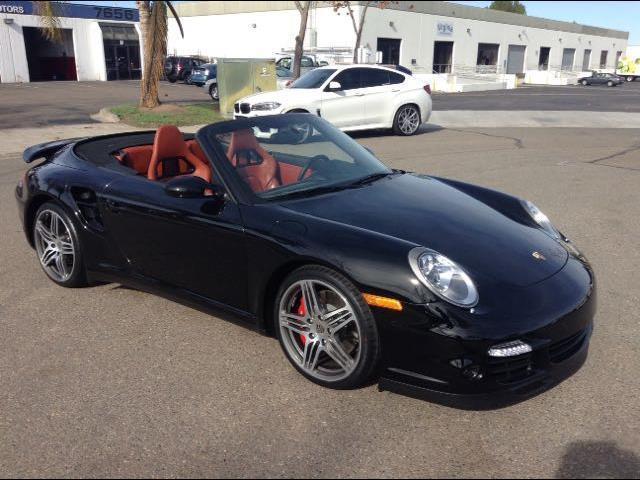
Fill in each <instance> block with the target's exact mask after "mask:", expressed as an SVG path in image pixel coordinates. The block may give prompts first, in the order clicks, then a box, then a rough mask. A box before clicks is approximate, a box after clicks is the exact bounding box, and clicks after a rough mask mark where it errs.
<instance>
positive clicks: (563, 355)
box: [375, 277, 596, 410]
mask: <svg viewBox="0 0 640 480" xmlns="http://www.w3.org/2000/svg"><path fill="white" fill-rule="evenodd" d="M591 278H592V277H591ZM558 281H562V278H559V279H558ZM542 283H543V284H544V283H545V282H542ZM553 287H554V285H553V284H551V285H549V286H548V287H546V288H550V289H553ZM539 288H545V287H543V286H539ZM581 290H582V293H580V297H579V300H578V301H577V302H571V301H570V300H569V299H564V300H562V299H560V300H558V301H560V302H561V301H565V302H566V304H567V308H566V309H565V311H564V313H563V314H561V315H560V316H557V317H555V318H551V317H549V318H547V319H546V320H545V321H544V322H540V323H535V322H531V323H527V324H528V325H531V329H530V330H529V331H527V330H526V329H524V328H523V329H521V330H517V329H516V328H512V330H511V332H509V333H507V327H506V326H505V336H504V337H503V338H500V337H497V336H495V331H493V330H492V331H491V334H487V335H482V333H480V332H479V331H478V330H473V331H471V330H469V329H468V325H467V328H465V327H463V328H461V327H460V324H461V323H462V322H458V321H457V320H456V319H455V318H454V317H453V316H445V317H444V318H442V317H441V318H440V319H438V318H436V316H435V315H434V308H433V307H432V306H429V305H408V304H404V306H405V309H404V311H403V312H402V315H398V314H395V315H394V314H393V313H390V312H383V311H382V310H381V309H376V310H377V311H375V316H376V319H377V322H378V325H379V327H380V331H381V336H382V339H383V362H382V371H381V378H380V381H379V389H380V390H381V391H385V390H386V391H391V392H395V393H400V394H403V395H407V396H411V397H415V398H420V399H424V400H428V401H431V402H434V403H439V404H442V405H447V406H451V407H455V408H461V409H469V410H487V409H495V408H501V407H505V406H508V405H511V404H514V403H518V402H521V401H524V400H526V399H528V398H531V397H533V396H535V395H538V394H539V393H542V392H544V391H546V390H548V389H550V388H552V387H553V386H555V385H557V384H558V383H560V382H562V381H563V380H565V379H566V378H568V377H570V376H571V375H572V374H573V373H575V372H576V371H577V370H578V369H580V367H581V366H582V365H583V364H584V362H585V360H586V358H587V354H588V349H589V341H590V338H591V334H592V331H593V318H594V315H595V310H596V289H595V284H593V283H591V284H584V285H583V288H582V289H581ZM576 298H578V297H576ZM576 305H577V306H576ZM554 307H555V305H554ZM525 308H526V306H525ZM514 318H517V317H516V314H515V312H514ZM513 323H516V322H513ZM534 325H535V326H534ZM513 340H521V341H522V342H525V343H527V344H528V345H530V346H531V347H532V352H530V353H525V354H522V355H518V356H514V357H506V358H496V357H490V356H489V354H488V351H489V349H490V348H491V347H494V346H496V345H499V344H502V343H505V342H509V341H513Z"/></svg>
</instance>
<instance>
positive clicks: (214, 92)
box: [209, 83, 220, 101]
mask: <svg viewBox="0 0 640 480" xmlns="http://www.w3.org/2000/svg"><path fill="white" fill-rule="evenodd" d="M209 95H210V96H211V99H212V100H214V101H218V100H220V95H219V94H218V84H217V83H212V84H211V85H210V86H209Z"/></svg>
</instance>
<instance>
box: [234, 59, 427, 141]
mask: <svg viewBox="0 0 640 480" xmlns="http://www.w3.org/2000/svg"><path fill="white" fill-rule="evenodd" d="M234 110H235V114H234V115H235V118H240V117H256V116H261V115H272V114H274V113H288V112H307V113H313V114H316V115H318V116H321V117H322V118H324V119H326V120H328V121H330V122H331V123H333V124H334V125H335V126H336V127H338V128H340V129H342V130H344V131H352V130H366V129H374V128H392V129H393V130H394V132H395V133H396V134H398V135H413V134H414V133H416V132H417V131H418V128H419V127H420V125H421V124H422V123H424V122H426V121H427V120H428V119H429V116H430V115H431V89H430V87H429V85H425V84H424V83H423V82H420V81H419V80H418V79H416V78H415V77H412V76H411V75H407V74H405V73H402V72H399V71H397V70H394V69H390V68H385V67H378V66H372V65H346V66H336V65H333V66H325V67H319V68H317V69H315V70H312V71H310V72H307V73H306V74H304V75H303V76H302V77H300V78H299V79H297V80H296V81H295V82H293V83H292V84H291V85H290V86H289V88H287V89H284V90H278V91H275V92H263V93H258V94H255V95H250V96H248V97H245V98H243V99H241V100H240V101H238V102H236V104H235V105H234Z"/></svg>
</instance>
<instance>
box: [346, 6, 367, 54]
mask: <svg viewBox="0 0 640 480" xmlns="http://www.w3.org/2000/svg"><path fill="white" fill-rule="evenodd" d="M368 8H369V2H366V3H365V4H364V5H363V6H362V10H361V12H360V25H359V26H357V27H356V19H355V18H353V11H352V10H351V5H349V13H350V14H351V20H352V21H353V28H354V30H355V32H356V45H355V47H354V48H353V63H358V49H359V48H360V40H361V39H362V29H363V27H364V18H365V16H366V15H367V9H368Z"/></svg>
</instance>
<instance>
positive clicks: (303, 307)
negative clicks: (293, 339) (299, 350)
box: [297, 295, 307, 347]
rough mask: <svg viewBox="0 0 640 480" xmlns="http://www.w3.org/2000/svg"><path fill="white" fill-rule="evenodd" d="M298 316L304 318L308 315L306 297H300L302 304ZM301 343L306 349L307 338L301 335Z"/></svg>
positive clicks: (299, 306)
mask: <svg viewBox="0 0 640 480" xmlns="http://www.w3.org/2000/svg"><path fill="white" fill-rule="evenodd" d="M297 313H298V315H300V316H301V317H304V316H305V315H306V314H307V307H305V306H304V295H300V304H299V305H298V312H297ZM300 341H301V342H302V346H303V347H304V346H305V345H306V344H307V337H305V336H304V335H302V334H300Z"/></svg>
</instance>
